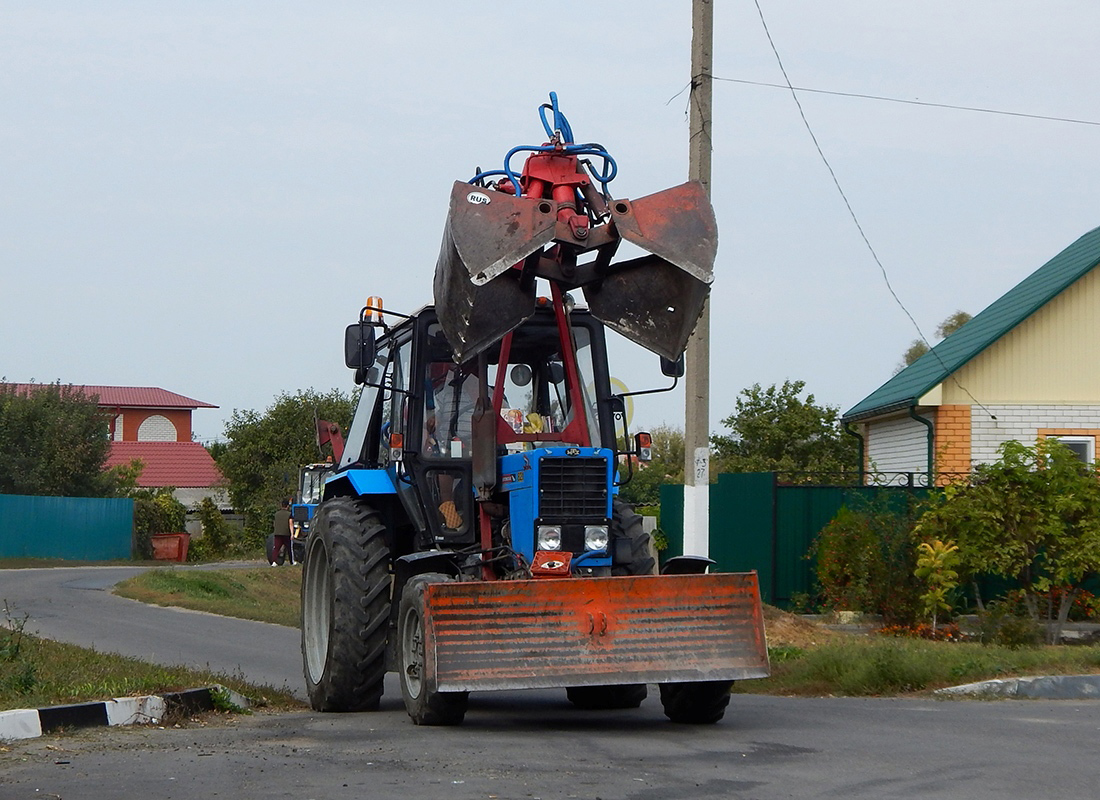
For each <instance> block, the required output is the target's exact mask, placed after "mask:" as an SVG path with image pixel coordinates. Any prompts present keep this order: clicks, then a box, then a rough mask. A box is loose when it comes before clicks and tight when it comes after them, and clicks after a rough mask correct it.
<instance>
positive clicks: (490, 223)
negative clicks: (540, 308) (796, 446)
mask: <svg viewBox="0 0 1100 800" xmlns="http://www.w3.org/2000/svg"><path fill="white" fill-rule="evenodd" d="M560 210H561V209H560V207H559V206H558V204H557V203H555V202H553V201H552V200H549V199H536V198H527V197H518V198H517V197H514V196H512V195H510V194H507V193H504V192H497V191H493V190H489V189H481V188H479V187H476V186H473V185H471V184H468V183H462V182H456V183H455V184H454V187H453V188H452V190H451V201H450V210H449V213H448V216H447V225H446V229H445V230H444V233H443V243H442V246H441V248H440V253H439V259H438V261H437V262H436V273H435V306H436V313H437V314H438V315H439V320H440V324H441V325H442V326H443V330H444V332H445V333H446V335H447V339H448V340H449V341H450V343H451V345H452V347H453V348H454V351H455V358H456V359H457V360H459V361H464V360H466V359H468V358H471V357H472V356H475V355H477V353H479V352H481V351H482V350H484V349H486V348H488V347H490V346H491V345H493V344H494V343H495V342H497V341H499V340H500V339H501V338H502V337H503V336H504V335H505V334H507V333H508V332H509V331H511V330H513V329H514V328H516V327H518V326H519V325H520V324H521V323H522V322H523V321H524V320H526V319H527V318H528V317H529V316H530V315H531V314H532V313H533V312H534V307H535V298H534V277H535V276H540V277H544V278H547V279H548V280H552V281H555V282H557V283H558V284H560V285H561V286H562V288H563V289H566V290H569V289H577V288H581V289H583V291H584V294H585V297H586V299H587V301H588V305H589V308H590V310H591V311H592V313H593V315H594V316H596V317H597V318H598V319H600V320H602V321H603V322H604V323H606V324H607V325H608V326H609V327H611V328H612V329H613V330H616V331H618V332H619V333H621V334H623V335H624V336H626V337H627V338H629V339H631V340H632V341H635V342H637V343H638V344H640V345H642V346H643V347H646V348H647V349H649V350H652V351H653V352H655V353H658V354H659V355H661V356H664V357H665V358H668V359H670V360H675V359H677V358H679V356H680V354H681V353H682V352H683V350H684V348H685V347H686V346H687V341H688V338H689V337H690V336H691V332H692V330H694V328H695V323H696V322H697V321H698V319H699V315H700V314H701V313H702V311H703V305H704V303H705V302H706V297H707V294H708V292H709V288H710V283H711V281H712V280H713V272H712V270H713V266H714V258H715V255H716V253H717V249H718V227H717V223H716V222H715V219H714V211H713V209H712V208H711V205H710V201H709V200H708V199H707V196H706V193H705V192H704V190H703V188H702V186H701V185H700V184H699V183H698V182H694V181H691V182H688V183H685V184H682V185H680V186H675V187H673V188H671V189H666V190H664V191H662V192H657V193H655V194H651V195H647V196H646V197H642V198H639V199H638V200H634V201H630V200H614V201H612V202H611V204H610V209H609V211H610V219H609V220H608V221H606V222H604V223H603V224H601V225H599V226H596V227H594V228H592V229H590V231H589V232H588V235H587V236H586V237H584V238H578V237H577V236H576V235H575V231H574V230H573V229H571V228H570V227H569V226H568V225H566V224H564V223H563V222H561V221H560V220H559V216H560V214H559V211H560ZM620 240H623V241H627V242H630V243H631V244H634V245H636V246H637V247H639V248H641V249H642V250H645V251H646V252H647V253H648V255H645V256H642V257H640V258H634V259H631V260H628V261H624V262H621V263H612V262H611V256H612V254H613V253H614V251H615V249H616V247H617V246H618V244H619V242H620ZM552 244H553V245H557V249H556V250H554V249H548V250H547V251H546V252H543V248H544V247H546V246H547V245H552ZM593 251H595V253H596V256H595V258H594V260H592V261H591V262H589V263H579V262H578V263H576V264H575V265H571V266H570V268H569V269H565V270H563V269H562V267H561V263H562V262H561V258H560V257H561V254H562V253H564V252H568V253H570V254H571V255H572V256H578V255H583V254H585V253H590V252H593ZM552 255H553V256H555V258H551V256H552Z"/></svg>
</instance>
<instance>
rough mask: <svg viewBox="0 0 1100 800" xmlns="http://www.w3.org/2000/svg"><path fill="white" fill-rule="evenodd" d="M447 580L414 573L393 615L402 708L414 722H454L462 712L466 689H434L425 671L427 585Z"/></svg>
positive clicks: (436, 574)
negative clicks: (459, 690) (442, 690)
mask: <svg viewBox="0 0 1100 800" xmlns="http://www.w3.org/2000/svg"><path fill="white" fill-rule="evenodd" d="M447 580H451V579H450V578H449V577H447V576H446V575H441V574H438V573H434V572H429V573H425V574H423V575H417V576H415V577H413V578H411V579H410V580H409V582H408V583H406V584H405V588H404V589H402V590H401V607H400V610H399V612H398V617H397V632H398V633H397V635H398V637H399V638H398V642H399V644H400V657H399V661H398V663H399V675H400V678H401V697H402V698H403V699H404V701H405V710H406V711H408V712H409V716H410V717H411V718H412V721H413V722H415V723H416V724H417V725H458V724H459V723H461V722H462V719H463V717H465V716H466V706H467V704H468V701H469V696H470V693H469V692H437V691H436V690H435V687H434V685H433V678H432V677H431V676H429V675H428V674H427V673H426V672H425V656H424V616H425V613H426V609H427V591H428V586H429V585H431V584H433V583H440V582H442V581H447Z"/></svg>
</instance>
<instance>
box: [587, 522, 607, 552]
mask: <svg viewBox="0 0 1100 800" xmlns="http://www.w3.org/2000/svg"><path fill="white" fill-rule="evenodd" d="M584 549H585V550H606V549H607V526H606V525H585V526H584Z"/></svg>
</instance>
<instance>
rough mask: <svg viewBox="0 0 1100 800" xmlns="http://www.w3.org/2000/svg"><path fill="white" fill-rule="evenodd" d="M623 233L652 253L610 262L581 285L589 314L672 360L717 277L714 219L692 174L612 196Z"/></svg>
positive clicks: (613, 213) (613, 211)
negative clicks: (629, 195) (629, 196)
mask: <svg viewBox="0 0 1100 800" xmlns="http://www.w3.org/2000/svg"><path fill="white" fill-rule="evenodd" d="M611 219H612V223H613V224H614V226H615V229H616V230H617V231H618V234H619V236H621V237H622V239H623V240H625V241H627V242H630V243H631V244H634V245H637V246H638V247H640V248H641V249H643V250H646V251H648V252H649V253H650V255H647V256H642V257H641V258H635V259H632V260H630V261H625V262H622V263H619V264H615V265H613V266H612V269H611V270H610V271H609V272H608V274H607V275H606V276H605V277H603V278H601V279H600V280H598V281H595V282H593V283H590V284H587V285H585V286H584V296H585V299H586V300H587V301H588V308H589V310H590V311H591V312H592V314H593V316H595V317H596V318H597V319H599V320H601V321H602V322H604V323H605V324H606V325H607V326H608V327H609V328H611V329H613V330H615V331H618V332H619V333H621V334H622V335H623V336H625V337H626V338H628V339H630V340H631V341H633V342H637V343H638V344H640V345H642V347H645V348H647V349H649V350H652V351H653V352H655V353H657V354H658V355H660V356H663V357H665V358H667V359H669V360H670V361H675V360H676V359H678V358H679V357H680V355H681V354H682V353H683V352H684V348H685V347H686V346H687V343H688V339H689V338H690V336H691V332H692V331H693V330H695V323H696V322H698V321H699V315H700V314H702V313H703V305H704V304H705V303H706V300H707V295H708V294H709V293H710V284H711V281H713V280H714V272H713V268H714V259H715V256H716V255H717V254H718V223H717V222H716V221H715V219H714V209H713V208H712V207H711V205H710V201H709V200H708V199H707V196H706V192H704V190H703V187H702V185H700V184H699V183H698V182H696V181H690V182H688V183H684V184H681V185H680V186H674V187H672V188H671V189H665V190H664V191H663V192H657V193H656V194H651V195H646V196H645V197H640V198H638V199H637V200H635V201H633V202H631V201H629V200H615V201H613V202H612V203H611Z"/></svg>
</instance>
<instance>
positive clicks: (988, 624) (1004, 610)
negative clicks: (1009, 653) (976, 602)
mask: <svg viewBox="0 0 1100 800" xmlns="http://www.w3.org/2000/svg"><path fill="white" fill-rule="evenodd" d="M978 640H979V641H980V642H981V643H982V644H995V645H1001V646H1002V647H1008V648H1012V649H1017V648H1020V647H1036V646H1038V645H1039V644H1041V643H1042V641H1043V635H1042V632H1041V631H1040V629H1039V625H1038V624H1037V623H1036V622H1035V620H1034V619H1032V618H1031V616H1030V615H1029V614H1028V613H1027V611H1026V609H1024V608H1023V607H1022V604H1020V603H1018V602H1014V601H1013V600H1011V599H1005V600H995V601H993V602H991V603H987V604H986V607H985V610H983V611H981V612H979V614H978Z"/></svg>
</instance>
